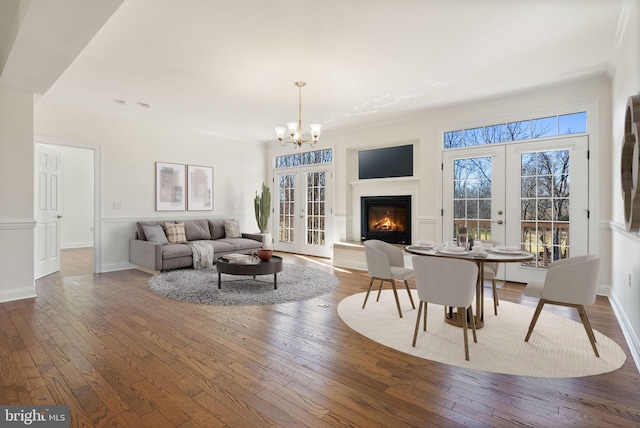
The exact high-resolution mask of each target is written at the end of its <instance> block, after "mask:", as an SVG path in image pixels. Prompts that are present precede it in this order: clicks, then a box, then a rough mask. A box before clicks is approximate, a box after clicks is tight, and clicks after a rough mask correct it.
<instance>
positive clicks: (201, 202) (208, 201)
mask: <svg viewBox="0 0 640 428" xmlns="http://www.w3.org/2000/svg"><path fill="white" fill-rule="evenodd" d="M187 209H188V210H189V211H212V210H213V168H212V167H210V166H197V165H188V166H187Z"/></svg>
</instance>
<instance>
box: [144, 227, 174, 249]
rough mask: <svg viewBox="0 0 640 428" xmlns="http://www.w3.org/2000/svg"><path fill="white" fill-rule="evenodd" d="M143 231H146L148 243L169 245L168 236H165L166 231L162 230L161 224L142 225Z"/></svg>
mask: <svg viewBox="0 0 640 428" xmlns="http://www.w3.org/2000/svg"><path fill="white" fill-rule="evenodd" d="M142 230H144V236H146V237H147V241H149V242H156V243H158V244H161V245H164V244H168V243H169V241H167V236H166V235H165V234H164V230H162V226H160V225H159V224H155V225H153V226H151V225H146V224H144V225H142Z"/></svg>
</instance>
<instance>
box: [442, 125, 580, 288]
mask: <svg viewBox="0 0 640 428" xmlns="http://www.w3.org/2000/svg"><path fill="white" fill-rule="evenodd" d="M587 152H588V137H585V136H583V137H572V138H558V139H553V140H545V141H535V142H526V143H510V144H505V145H487V146H482V147H473V148H468V149H456V150H447V151H445V152H443V223H442V227H443V240H445V241H447V240H453V239H454V238H455V236H456V235H457V230H458V228H459V227H460V226H466V227H467V228H468V232H469V235H470V236H473V237H474V238H476V239H479V240H494V241H498V242H502V243H504V244H505V245H510V246H517V247H518V248H521V249H523V250H526V251H529V252H531V253H533V254H534V255H535V258H534V259H533V260H532V261H531V262H525V263H521V264H518V263H507V264H505V267H504V268H501V269H504V270H501V272H500V274H499V276H501V277H502V278H505V279H508V280H509V281H516V282H525V283H527V282H532V281H543V280H544V276H545V272H546V268H547V267H548V265H549V263H551V262H552V261H554V260H558V259H561V258H566V257H570V256H577V255H582V254H586V253H587V252H588V238H589V224H588V219H589V215H588V214H589V211H588V210H589V198H588V182H589V180H588V178H589V177H588V157H587Z"/></svg>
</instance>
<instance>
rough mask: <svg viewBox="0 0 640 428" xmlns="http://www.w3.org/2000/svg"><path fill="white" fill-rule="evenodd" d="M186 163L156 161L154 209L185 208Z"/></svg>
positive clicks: (181, 209)
mask: <svg viewBox="0 0 640 428" xmlns="http://www.w3.org/2000/svg"><path fill="white" fill-rule="evenodd" d="M185 184H186V165H183V164H177V163H169V162H156V211H185V210H186V194H185V193H186V192H185Z"/></svg>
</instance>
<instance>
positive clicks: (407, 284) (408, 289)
mask: <svg viewBox="0 0 640 428" xmlns="http://www.w3.org/2000/svg"><path fill="white" fill-rule="evenodd" d="M404 286H405V288H406V289H407V293H409V300H411V307H412V308H413V309H415V308H416V305H415V304H414V303H413V296H412V295H411V289H410V288H409V283H408V282H407V280H406V279H405V280H404Z"/></svg>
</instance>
